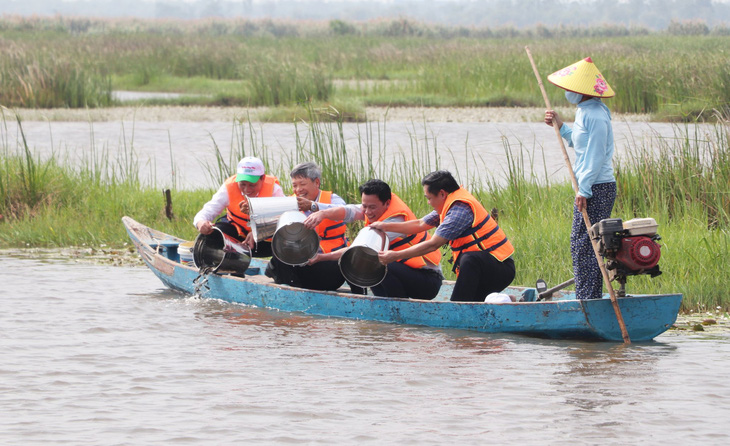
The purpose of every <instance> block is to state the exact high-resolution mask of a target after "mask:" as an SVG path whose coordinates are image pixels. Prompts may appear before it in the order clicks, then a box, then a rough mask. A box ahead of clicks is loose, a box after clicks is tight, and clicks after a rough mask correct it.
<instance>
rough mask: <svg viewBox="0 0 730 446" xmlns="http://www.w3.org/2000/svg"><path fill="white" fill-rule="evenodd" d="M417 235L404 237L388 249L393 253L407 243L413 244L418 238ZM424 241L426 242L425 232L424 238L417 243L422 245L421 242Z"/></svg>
mask: <svg viewBox="0 0 730 446" xmlns="http://www.w3.org/2000/svg"><path fill="white" fill-rule="evenodd" d="M417 235H418V234H417V233H416V234H411V235H409V236H408V237H403V238H402V239H400V240H398V241H395V242H393V243H391V244H390V247H389V248H388V249H390V250H391V251H392V250H394V249H395V248H399V247H401V246H403V245H405V244H406V243H410V242H412V241H413V239H415V238H416V236H417ZM424 240H426V233H425V232H424V233H423V237H421V240H419V241H417V242H416V243H421V242H422V241H424ZM416 243H414V245H415V244H416Z"/></svg>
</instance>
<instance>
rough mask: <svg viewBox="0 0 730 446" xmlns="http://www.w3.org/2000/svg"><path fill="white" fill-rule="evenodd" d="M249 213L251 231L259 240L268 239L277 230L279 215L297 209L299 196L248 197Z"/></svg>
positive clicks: (255, 238)
mask: <svg viewBox="0 0 730 446" xmlns="http://www.w3.org/2000/svg"><path fill="white" fill-rule="evenodd" d="M246 199H247V200H248V215H249V218H250V219H251V221H250V225H251V232H252V233H253V238H254V240H256V241H257V242H260V241H262V240H266V239H267V238H269V237H271V236H272V235H274V233H275V232H276V227H277V226H276V225H277V224H278V223H279V217H280V216H281V214H283V213H284V212H286V211H297V210H299V205H298V204H297V197H265V198H248V197H246Z"/></svg>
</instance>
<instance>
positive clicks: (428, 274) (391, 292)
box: [372, 262, 441, 300]
mask: <svg viewBox="0 0 730 446" xmlns="http://www.w3.org/2000/svg"><path fill="white" fill-rule="evenodd" d="M440 289H441V275H440V274H439V273H438V272H436V271H434V270H432V269H425V268H411V267H410V266H407V265H405V264H403V263H400V262H393V263H390V264H388V273H387V274H386V275H385V279H383V281H382V282H380V283H379V284H378V285H376V286H374V287H372V290H373V294H375V295H376V296H384V297H405V298H408V297H410V298H411V299H423V300H431V299H433V298H434V297H436V295H437V294H438V292H439V290H440Z"/></svg>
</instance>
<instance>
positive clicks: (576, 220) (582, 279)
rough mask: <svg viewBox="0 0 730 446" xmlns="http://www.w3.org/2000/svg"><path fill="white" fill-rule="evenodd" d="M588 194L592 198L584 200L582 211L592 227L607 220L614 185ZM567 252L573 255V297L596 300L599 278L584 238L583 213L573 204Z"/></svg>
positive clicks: (596, 186)
mask: <svg viewBox="0 0 730 446" xmlns="http://www.w3.org/2000/svg"><path fill="white" fill-rule="evenodd" d="M591 192H592V193H593V196H592V197H591V198H589V199H588V200H586V201H587V205H586V209H587V210H588V218H589V219H590V220H591V225H593V224H595V223H598V222H599V221H601V220H603V219H604V218H609V217H611V211H612V210H613V202H614V201H615V200H616V183H601V184H594V185H593V187H592V188H591ZM570 253H571V255H572V256H573V274H574V275H575V295H576V297H577V298H578V299H600V298H601V297H602V295H603V276H602V275H601V270H600V268H599V267H598V261H597V260H596V254H595V252H594V251H593V246H592V245H591V241H590V239H589V238H588V231H587V229H586V224H585V222H584V221H583V214H582V213H580V212H579V211H578V208H577V207H576V206H575V205H573V228H572V230H571V233H570Z"/></svg>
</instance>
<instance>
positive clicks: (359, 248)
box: [339, 226, 390, 288]
mask: <svg viewBox="0 0 730 446" xmlns="http://www.w3.org/2000/svg"><path fill="white" fill-rule="evenodd" d="M389 245H390V240H388V236H387V235H386V234H385V232H383V231H380V230H377V229H373V228H371V227H369V226H366V227H364V228H362V229H361V230H360V232H359V233H358V234H357V237H355V240H354V241H353V242H352V245H350V247H349V248H347V250H346V251H345V252H344V253H343V254H342V257H340V261H339V265H340V271H341V272H342V275H343V276H345V279H347V281H348V282H350V283H352V284H354V285H357V286H359V287H363V288H369V287H374V286H375V285H377V284H379V283H380V282H382V281H383V279H385V275H386V274H387V273H388V267H387V266H386V265H383V264H381V263H380V261H379V260H378V251H383V250H384V249H386V248H387V247H388V246H389Z"/></svg>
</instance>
